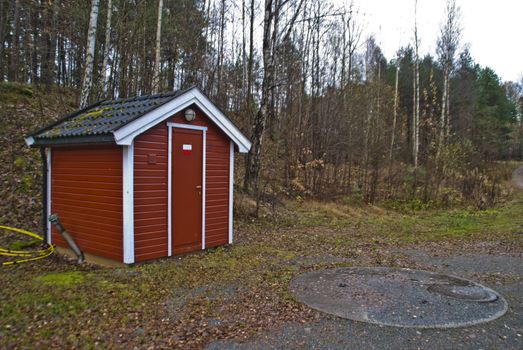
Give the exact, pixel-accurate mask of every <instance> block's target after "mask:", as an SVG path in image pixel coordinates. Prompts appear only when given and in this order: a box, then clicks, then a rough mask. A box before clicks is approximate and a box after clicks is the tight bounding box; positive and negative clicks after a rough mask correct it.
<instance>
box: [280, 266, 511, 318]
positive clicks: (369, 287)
mask: <svg viewBox="0 0 523 350" xmlns="http://www.w3.org/2000/svg"><path fill="white" fill-rule="evenodd" d="M290 289H291V291H292V293H294V295H295V296H296V297H297V299H298V300H300V301H301V302H303V303H305V304H307V305H309V306H310V307H312V308H314V309H317V310H320V311H323V312H326V313H329V314H333V315H336V316H339V317H343V318H347V319H351V320H355V321H365V322H371V323H376V324H381V325H389V326H399V327H417V328H451V327H461V326H469V325H473V324H477V323H482V322H488V321H491V320H494V319H496V318H498V317H501V316H502V315H503V314H505V312H506V311H507V302H506V301H505V299H504V298H503V297H501V296H500V295H499V294H498V293H496V292H495V291H493V290H492V289H490V288H487V287H485V286H482V285H480V284H478V283H475V282H472V281H469V280H466V279H463V278H459V277H455V276H449V275H442V274H438V273H433V272H428V271H420V270H411V269H397V268H385V267H363V268H362V267H355V268H337V269H329V270H319V271H312V272H308V273H305V274H302V275H300V276H297V277H296V278H294V279H293V280H292V281H291V284H290Z"/></svg>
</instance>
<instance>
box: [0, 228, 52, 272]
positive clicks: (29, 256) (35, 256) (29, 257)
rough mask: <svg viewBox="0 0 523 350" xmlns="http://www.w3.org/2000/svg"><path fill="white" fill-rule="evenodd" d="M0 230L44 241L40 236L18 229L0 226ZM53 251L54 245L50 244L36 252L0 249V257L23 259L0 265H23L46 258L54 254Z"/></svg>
mask: <svg viewBox="0 0 523 350" xmlns="http://www.w3.org/2000/svg"><path fill="white" fill-rule="evenodd" d="M0 229H4V230H7V231H13V232H18V233H21V234H23V235H26V236H29V237H32V238H35V239H37V240H39V241H43V240H44V239H43V238H42V237H41V236H39V235H37V234H36V233H33V232H29V231H26V230H21V229H19V228H14V227H9V226H2V225H0ZM54 250H55V247H54V244H50V245H49V246H48V247H47V248H45V249H38V250H12V249H6V248H2V247H0V255H1V256H8V257H21V258H23V259H19V260H13V261H6V262H3V263H2V265H14V264H20V263H23V262H28V261H34V260H39V259H43V258H47V257H48V256H49V255H51V254H53V253H54Z"/></svg>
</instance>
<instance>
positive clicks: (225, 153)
mask: <svg viewBox="0 0 523 350" xmlns="http://www.w3.org/2000/svg"><path fill="white" fill-rule="evenodd" d="M191 108H193V109H194V110H195V111H196V120H194V121H193V122H191V123H190V124H192V125H200V126H207V127H208V129H207V162H206V164H207V169H206V189H207V192H206V204H205V210H206V220H205V235H206V247H213V246H217V245H221V244H226V243H227V242H228V235H229V225H228V222H229V221H228V220H229V157H230V154H229V152H230V141H229V138H228V137H227V136H226V135H225V134H224V133H223V132H222V131H221V130H220V129H219V128H218V127H216V126H215V125H214V124H213V123H212V121H210V120H209V119H208V118H207V117H206V116H205V114H204V113H203V112H202V111H200V110H199V109H198V108H197V107H195V106H192V107H191ZM167 122H175V123H184V124H187V122H185V119H184V118H183V112H180V113H178V114H176V115H174V116H173V117H171V118H169V120H165V121H163V122H161V123H159V124H158V125H156V126H154V127H153V128H151V129H149V130H148V131H146V132H145V133H143V134H141V135H139V136H137V137H136V139H135V141H134V174H135V175H134V234H135V238H134V247H135V261H137V262H139V261H144V260H148V259H153V258H159V257H165V256H167V177H168V169H167V165H168V164H167V162H168V160H167V148H168V128H167V125H166V123H167ZM150 159H155V164H151V163H154V162H152V161H150ZM173 186H176V184H173Z"/></svg>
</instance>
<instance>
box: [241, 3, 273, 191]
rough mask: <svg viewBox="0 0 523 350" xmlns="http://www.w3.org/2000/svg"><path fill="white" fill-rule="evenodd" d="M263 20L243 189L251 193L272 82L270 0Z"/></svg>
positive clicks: (255, 185)
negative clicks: (255, 110) (256, 94)
mask: <svg viewBox="0 0 523 350" xmlns="http://www.w3.org/2000/svg"><path fill="white" fill-rule="evenodd" d="M264 10H265V11H264V18H263V71H264V74H263V82H262V91H261V94H262V95H261V101H260V108H259V109H258V113H256V116H255V118H254V124H253V127H252V147H251V150H250V152H249V153H248V154H247V160H246V162H245V168H246V169H245V179H244V188H245V190H246V191H249V192H252V191H256V192H257V190H258V185H259V174H260V166H261V151H262V144H263V136H264V133H265V125H266V123H267V115H268V108H267V107H268V102H269V96H270V93H271V91H270V89H271V86H270V82H271V81H272V71H273V59H272V54H271V46H272V45H271V28H272V19H273V9H272V0H265V6H264Z"/></svg>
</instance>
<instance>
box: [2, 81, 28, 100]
mask: <svg viewBox="0 0 523 350" xmlns="http://www.w3.org/2000/svg"><path fill="white" fill-rule="evenodd" d="M32 97H33V87H32V86H30V85H25V84H20V83H11V82H3V83H0V102H5V103H19V102H27V101H29V99H30V98H32Z"/></svg>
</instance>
